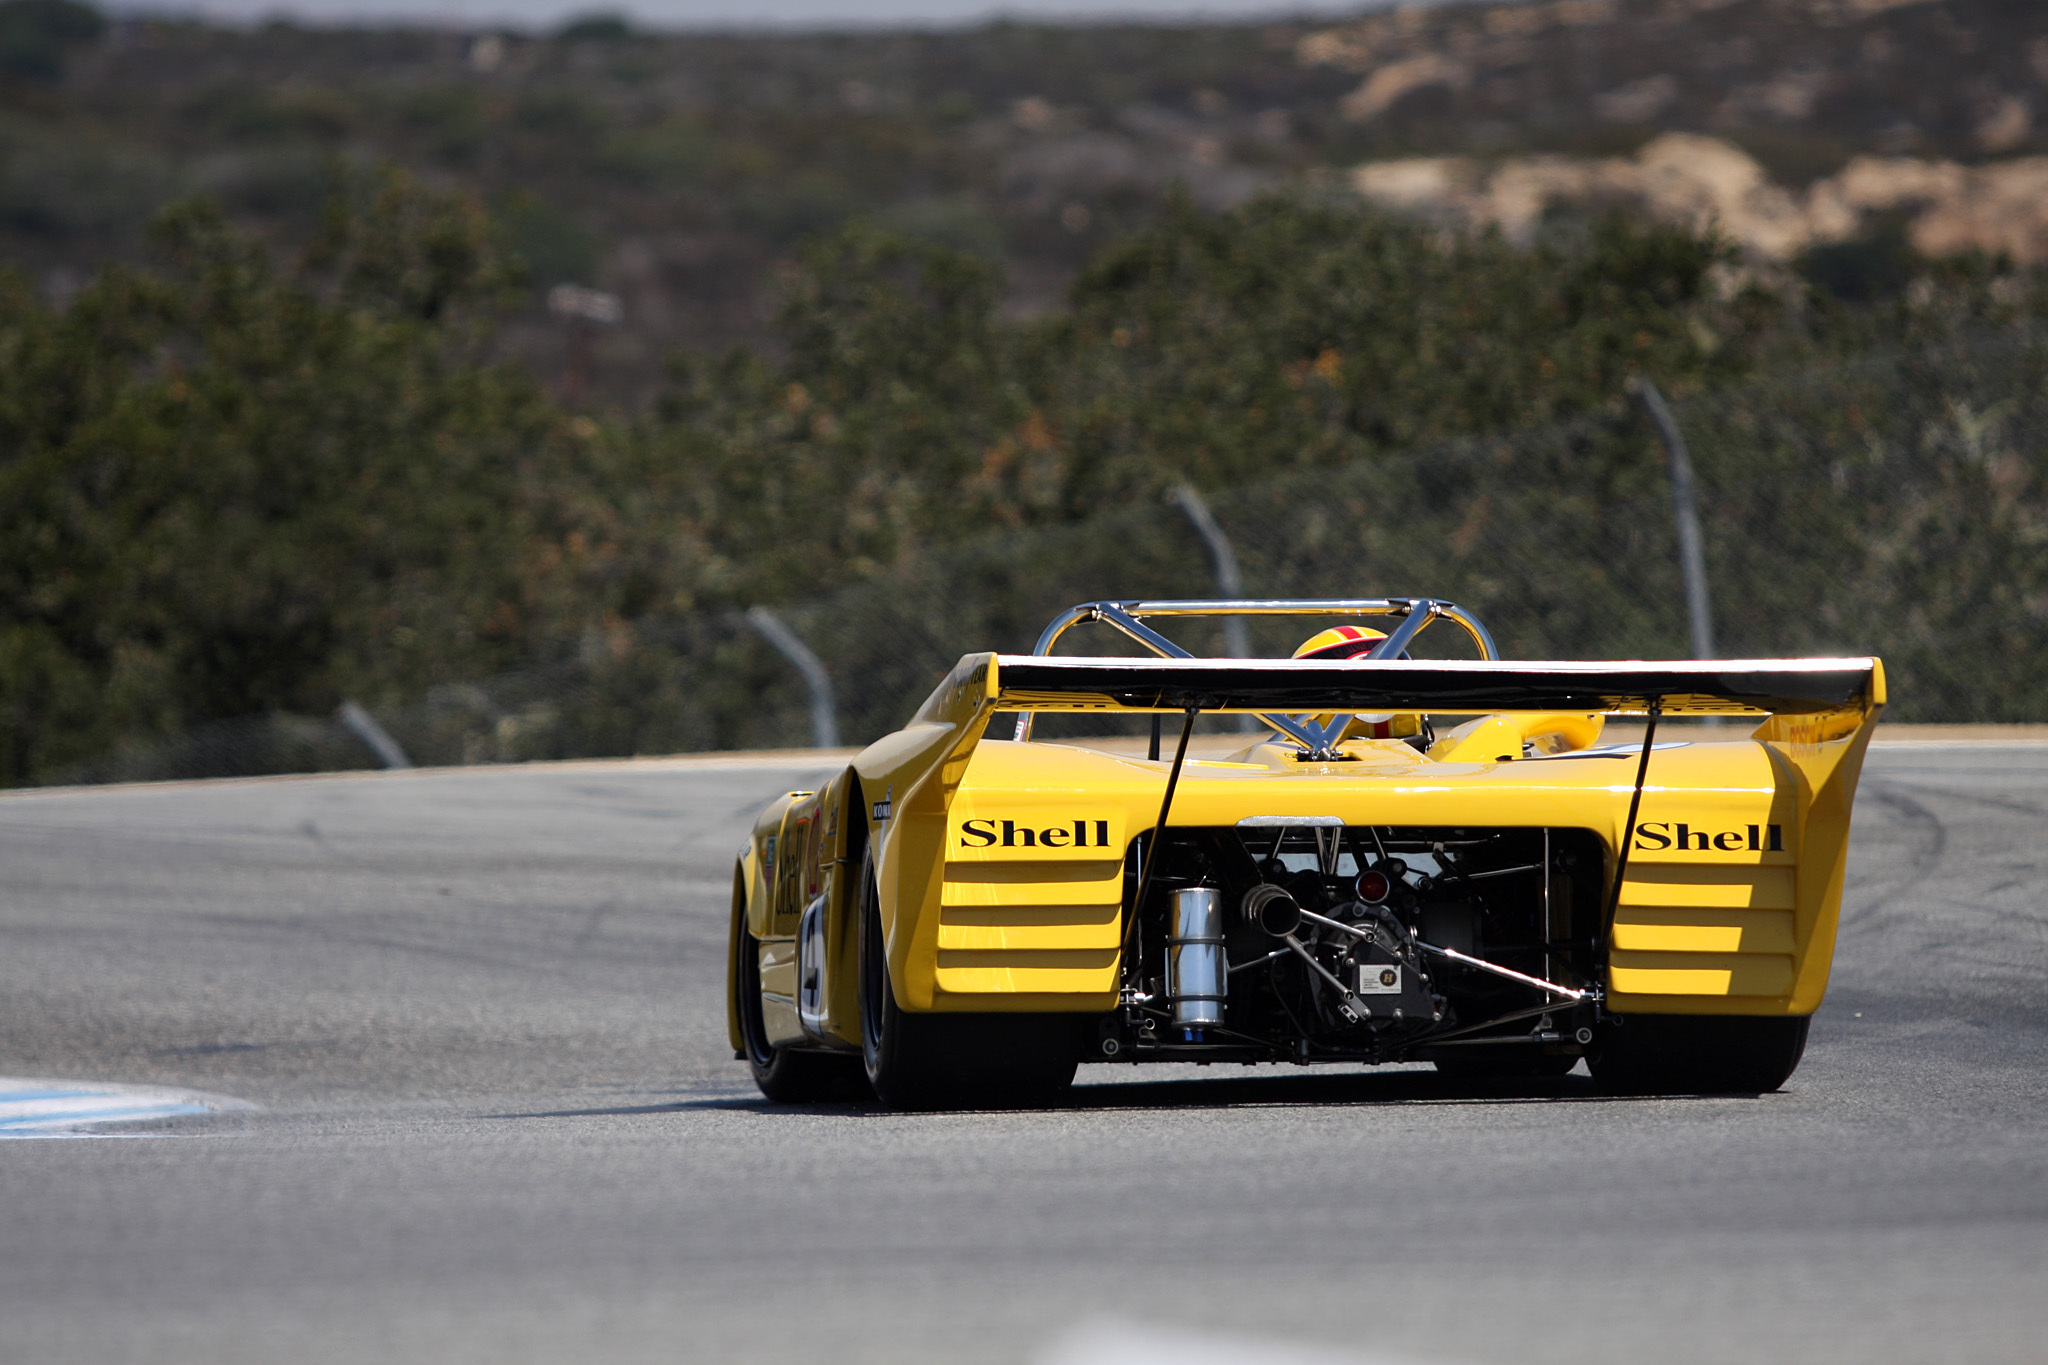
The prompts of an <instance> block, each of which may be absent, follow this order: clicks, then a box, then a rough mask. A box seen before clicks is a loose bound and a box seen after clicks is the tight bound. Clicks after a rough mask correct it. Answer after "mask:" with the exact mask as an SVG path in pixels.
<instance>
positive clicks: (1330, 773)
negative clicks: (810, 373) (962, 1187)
mask: <svg viewBox="0 0 2048 1365" xmlns="http://www.w3.org/2000/svg"><path fill="white" fill-rule="evenodd" d="M1219 616H1246V617H1296V618H1303V619H1304V620H1307V619H1310V618H1321V619H1322V620H1324V621H1329V620H1333V619H1334V620H1337V621H1339V622H1341V624H1339V625H1336V626H1334V627H1331V628H1329V629H1325V630H1324V631H1322V632H1321V633H1320V634H1318V635H1314V636H1311V637H1310V638H1309V639H1308V641H1307V642H1306V643H1305V644H1304V645H1303V646H1302V647H1301V649H1299V650H1298V651H1296V654H1295V657H1293V658H1289V659H1218V658H1197V657H1194V656H1192V655H1191V654H1190V653H1189V652H1188V651H1187V650H1186V649H1184V648H1182V647H1181V646H1180V645H1178V644H1176V643H1175V642H1174V641H1173V640H1172V639H1171V638H1170V637H1169V635H1168V634H1167V633H1165V631H1166V630H1170V629H1171V628H1172V627H1173V626H1174V624H1175V623H1176V622H1178V621H1184V620H1187V619H1190V618H1213V617H1219ZM1364 621H1378V622H1379V623H1380V624H1382V625H1385V626H1386V627H1388V629H1387V630H1384V631H1382V630H1380V629H1378V628H1375V627H1369V626H1366V625H1363V624H1360V623H1361V622H1364ZM1439 621H1441V622H1447V623H1449V624H1450V625H1452V626H1455V627H1458V628H1460V629H1461V630H1462V632H1463V638H1464V639H1465V640H1466V641H1467V643H1468V645H1469V649H1468V650H1467V652H1469V653H1474V654H1476V655H1477V656H1478V657H1477V658H1473V659H1460V660H1429V659H1416V658H1412V657H1410V655H1411V646H1412V645H1413V644H1414V642H1415V640H1416V638H1417V637H1418V636H1419V635H1420V634H1421V632H1422V631H1423V630H1424V629H1425V628H1426V627H1428V626H1429V625H1431V624H1432V623H1435V622H1439ZM1080 625H1093V626H1096V627H1099V628H1100V627H1106V628H1109V629H1113V630H1116V631H1119V632H1121V633H1122V634H1123V635H1124V636H1125V637H1127V638H1128V639H1129V640H1133V641H1136V642H1137V643H1138V644H1140V645H1142V646H1143V647H1144V648H1146V649H1147V650H1149V651H1151V653H1152V655H1154V656H1156V657H1147V658H1127V657H1114V658H1111V657H1083V656H1074V655H1054V653H1053V649H1054V647H1055V646H1056V645H1057V644H1058V642H1059V641H1060V639H1061V637H1062V636H1063V635H1064V634H1065V633H1066V632H1067V631H1068V630H1069V629H1071V628H1073V627H1075V626H1080ZM1162 628H1164V629H1162ZM1884 700H1885V692H1884V671H1883V668H1882V666H1881V665H1880V664H1879V663H1878V661H1877V660H1876V659H1871V658H1846V659H1744V660H1721V661H1704V660H1702V661H1686V662H1618V663H1580V662H1520V661H1503V660H1501V659H1499V658H1498V657H1497V654H1496V651H1495V648H1494V644H1493V640H1492V637H1491V636H1490V635H1489V634H1488V632H1487V631H1486V629H1485V627H1484V626H1482V625H1481V624H1480V623H1479V622H1478V621H1477V620H1476V619H1475V618H1474V617H1473V616H1472V615H1471V614H1470V613H1469V612H1467V611H1465V610H1463V609H1462V608H1459V607H1457V606H1455V605H1453V604H1451V603H1448V602H1440V601H1431V600H1422V599H1367V600H1346V601H1280V602H1231V601H1222V602H1091V603H1087V604H1084V605H1081V606H1077V607H1074V608H1071V609H1069V610H1068V611H1066V612H1064V613H1062V614H1061V615H1060V616H1059V617H1058V618H1056V619H1055V620H1054V621H1053V623H1052V624H1051V625H1050V626H1048V627H1047V628H1046V630H1045V633H1044V634H1043V635H1042V636H1041V637H1040V639H1039V644H1038V648H1037V650H1036V652H1035V653H1033V654H1029V655H1008V654H970V655H968V656H966V657H965V658H963V659H961V661H960V663H959V665H958V666H957V667H955V668H954V669H953V671H952V673H951V674H950V675H949V676H948V677H947V678H946V679H945V680H944V681H943V682H941V683H940V684H939V687H938V689H937V690H936V691H934V692H933V693H932V695H931V697H930V699H929V700H927V701H926V702H925V704H924V705H923V707H922V708H920V709H919V711H918V712H917V714H916V715H915V716H914V717H912V718H911V721H910V723H909V724H908V725H906V726H905V727H904V728H903V729H901V730H898V731H897V732H895V733H894V734H891V735H888V736H886V737H884V738H882V739H880V740H877V741H876V742H875V743H873V744H871V745H869V746H868V747H867V748H866V749H864V750H863V751H862V752H861V753H860V754H859V755H857V756H856V757H855V758H854V759H853V761H852V762H851V763H850V764H849V765H848V766H847V767H846V768H845V769H844V770H843V771H841V772H839V773H838V774H837V775H836V776H834V777H833V779H832V780H831V781H830V782H828V783H826V784H825V785H824V786H823V787H822V788H820V789H819V790H817V791H813V792H792V793H790V794H789V795H787V796H785V797H783V798H781V799H779V800H777V801H775V802H774V803H772V804H771V805H770V806H769V808H768V809H767V810H765V811H763V812H762V814H761V816H760V818H759V819H758V820H757V821H756V822H755V826H754V830H753V833H752V835H751V836H750V837H749V839H748V840H747V843H746V846H745V848H744V849H743V851H742V852H741V854H740V857H739V860H738V863H737V865H736V867H735V868H734V872H733V897H732V928H731V951H730V957H729V962H730V970H729V972H728V978H727V979H728V983H729V986H730V993H729V1005H730V1008H729V1011H728V1013H729V1024H730V1029H731V1034H732V1042H733V1046H734V1048H735V1049H736V1050H737V1052H738V1055H739V1056H740V1057H741V1058H743V1059H744V1060H746V1061H747V1062H748V1063H749V1065H750V1066H751V1067H752V1070H753V1074H754V1077H755V1079H756V1081H757V1082H758V1083H759V1084H760V1087H761V1090H762V1091H763V1093H764V1094H766V1095H767V1096H768V1098H769V1099H771V1100H776V1101H783V1102H793V1103H794V1102H808V1101H820V1100H833V1099H855V1098H867V1097H870V1096H872V1097H876V1098H879V1099H880V1101H881V1102H882V1103H883V1104H885V1105H889V1106H892V1107H901V1108H947V1107H965V1106H996V1105H1014V1104H1042V1103H1047V1102H1052V1101H1055V1100H1057V1098H1058V1097H1059V1095H1060V1094H1061V1092H1062V1091H1064V1090H1065V1088H1066V1087H1067V1086H1068V1085H1069V1084H1071V1082H1072V1080H1073V1077H1074V1074H1075V1070H1076V1068H1077V1067H1078V1066H1079V1064H1080V1063H1082V1062H1099V1063H1115V1064H1141V1063H1148V1062H1189V1061H1196V1062H1222V1061H1228V1062H1246V1063H1287V1064H1294V1065H1313V1064H1316V1063H1335V1062H1344V1063H1352V1064H1357V1063H1368V1064H1372V1063H1387V1062H1404V1061H1428V1062H1433V1063H1435V1065H1436V1066H1437V1067H1438V1068H1439V1069H1440V1070H1443V1071H1447V1072H1451V1073H1453V1074H1456V1075H1464V1076H1525V1077H1526V1076H1544V1075H1561V1074H1563V1073H1564V1072H1566V1071H1569V1070H1571V1069H1572V1068H1573V1067H1574V1066H1576V1065H1577V1064H1578V1063H1579V1061H1580V1059H1581V1058H1584V1059H1585V1061H1586V1063H1587V1065H1588V1066H1589V1067H1590V1068H1591V1070H1592V1073H1593V1076H1594V1078H1595V1079H1596V1080H1597V1081H1598V1082H1599V1083H1600V1084H1601V1085H1603V1086H1604V1087H1605V1088H1607V1089H1610V1090H1616V1091H1624V1092H1638V1093H1641V1092H1652V1093H1664V1092H1677V1091H1683V1092H1716V1091H1721V1092H1727V1091H1736V1092H1758V1091H1768V1090H1774V1089H1776V1088H1778V1087H1779V1086H1780V1085H1782V1084H1783V1083H1784V1082H1785V1080H1786V1079H1787V1078H1788V1077H1789V1076H1790V1075H1791V1074H1792V1071H1793V1069H1794V1068H1795V1067H1796V1066H1797V1065H1798V1064H1799V1059H1800V1055H1801V1053H1802V1051H1803V1050H1804V1048H1805V1044H1806V1034H1807V1022H1808V1020H1809V1018H1810V1017H1811V1015H1812V1014H1813V1012H1814V1010H1815V1009H1816V1008H1817V1007H1818V1006H1819V1005H1820V1003H1821V998H1822V996H1823V994H1824V993H1825V992H1826V989H1827V981H1828V970H1829V966H1830V962H1831V960H1832V957H1833V952H1834V940H1835V927H1836V921H1837V918H1838V915H1839V911H1840V906H1841V896H1842V878H1843V869H1844V860H1845V857H1846V853H1847V846H1848V836H1849V814H1850V807H1851V805H1852V802H1853V800H1854V796H1855V791H1856V782H1857V778H1858V775H1859V773H1860V771H1861V769H1862V763H1863V755H1864V751H1865V749H1866V747H1867V746H1868V743H1869V740H1870V734H1871V727H1872V725H1873V724H1874V723H1875V721H1876V719H1877V717H1878V714H1879V712H1880V711H1882V710H1883V707H1884ZM1044 711H1063V712H1090V713H1095V714H1097V715H1100V716H1105V717H1106V716H1111V715H1116V716H1130V715H1138V716H1150V717H1154V718H1156V719H1155V721H1154V725H1153V728H1152V736H1153V739H1152V745H1151V748H1150V750H1149V752H1147V753H1146V754H1145V755H1144V756H1142V757H1141V756H1138V755H1137V754H1135V753H1129V752H1123V751H1122V750H1121V747H1120V746H1116V745H1100V746H1093V747H1091V746H1090V745H1089V744H1087V743H1085V742H1050V741H1045V740H1034V739H1033V737H1032V724H1033V720H1034V717H1035V716H1036V715H1037V714H1038V713H1040V712H1044ZM1205 715H1230V716H1244V715H1249V716H1253V717H1256V718H1257V730H1258V733H1252V734H1246V735H1244V736H1242V739H1243V743H1242V746H1241V747H1239V748H1238V749H1237V750H1236V751H1235V752H1232V753H1229V754H1228V756H1227V757H1223V758H1215V757H1206V758H1196V757H1191V756H1190V755H1189V753H1188V737H1189V736H1190V735H1191V734H1192V733H1193V730H1194V725H1195V721H1196V720H1197V719H1198V718H1199V717H1202V716H1205ZM1613 716H1624V717H1630V718H1633V719H1637V720H1640V721H1641V722H1642V734H1641V736H1640V738H1637V737H1635V736H1634V735H1633V734H1631V736H1630V737H1629V739H1628V740H1627V742H1624V743H1620V744H1606V745H1603V744H1602V743H1601V742H1600V739H1601V731H1602V727H1603V725H1604V724H1605V723H1606V721H1607V719H1608V718H1609V717H1613ZM1709 717H1725V718H1747V719H1748V722H1749V723H1748V724H1743V725H1734V724H1728V723H1726V722H1725V721H1724V722H1723V723H1722V724H1721V725H1719V726H1717V727H1713V728H1709V727H1706V726H1700V725H1692V726H1689V727H1688V726H1682V725H1678V724H1674V722H1684V721H1697V720H1701V719H1705V718H1709ZM1660 725H1661V726H1662V730H1661V733H1660ZM1439 726H1441V727H1442V728H1441V730H1439V728H1438V727H1439ZM999 736H1000V737H999Z"/></svg>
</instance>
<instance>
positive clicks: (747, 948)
mask: <svg viewBox="0 0 2048 1365" xmlns="http://www.w3.org/2000/svg"><path fill="white" fill-rule="evenodd" d="M737 947H738V951H737V952H736V953H735V954H734V958H735V961H734V963H733V972H734V981H733V999H734V1000H735V1001H736V1002H737V1003H738V1005H739V1015H740V1041H741V1044H742V1049H743V1050H744V1051H745V1053H746V1054H747V1067H748V1069H749V1070H751V1071H752V1072H753V1073H754V1084H755V1085H758V1086H760V1087H761V1093H762V1094H763V1095H765V1096H767V1097H768V1098H769V1099H771V1100H773V1101H774V1102H775V1103H777V1104H833V1103H839V1104H844V1103H848V1102H852V1101H859V1100H865V1099H867V1098H869V1096H868V1087H867V1078H866V1077H865V1076H863V1075H862V1074H861V1065H860V1058H859V1057H858V1056H857V1055H855V1054H853V1053H851V1052H802V1051H798V1050H796V1049H794V1048H787V1047H771V1046H769V1043H768V1028H767V1024H766V1022H765V1021H764V1020H763V1018H762V1016H761V941H760V940H759V939H757V938H755V937H754V936H753V935H752V934H750V933H748V932H747V926H746V923H745V922H744V921H742V922H741V924H740V928H739V940H738V945H737Z"/></svg>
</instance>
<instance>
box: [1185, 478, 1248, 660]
mask: <svg viewBox="0 0 2048 1365" xmlns="http://www.w3.org/2000/svg"><path fill="white" fill-rule="evenodd" d="M1173 500H1174V501H1175V502H1177V503H1179V504H1180V510H1181V511H1183V512H1185V513H1187V516H1188V520H1189V521H1191V522H1193V523H1194V524H1195V530H1196V532H1197V533H1198V534H1199V535H1200V536H1201V537H1202V543H1203V544H1204V545H1207V546H1208V547H1209V562H1210V563H1211V564H1213V565H1215V567H1216V593H1217V596H1219V597H1243V596H1244V576H1243V575H1242V574H1240V573H1239V572H1238V570H1237V552H1236V551H1235V550H1233V549H1231V548H1230V537H1229V536H1226V535H1224V534H1223V528H1222V527H1221V526H1218V525H1217V524H1216V517H1215V514H1214V513H1212V512H1211V511H1210V510H1209V504H1208V502H1207V500H1205V499H1204V498H1203V497H1202V495H1201V494H1200V493H1198V492H1196V491H1195V488H1194V485H1193V484H1186V483H1183V484H1176V485H1174V489H1173ZM1223 648H1224V650H1225V651H1226V652H1227V653H1228V654H1229V656H1230V657H1231V658H1233V659H1249V658H1250V657H1251V656H1252V646H1251V637H1250V636H1249V635H1247V634H1246V633H1245V628H1244V618H1243V617H1241V616H1226V617H1224V618H1223Z"/></svg>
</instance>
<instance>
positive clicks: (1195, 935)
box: [1166, 886, 1230, 1028]
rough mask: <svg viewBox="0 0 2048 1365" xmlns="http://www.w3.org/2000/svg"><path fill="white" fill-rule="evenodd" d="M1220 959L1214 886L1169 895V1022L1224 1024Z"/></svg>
mask: <svg viewBox="0 0 2048 1365" xmlns="http://www.w3.org/2000/svg"><path fill="white" fill-rule="evenodd" d="M1229 989H1230V986H1229V983H1228V979H1227V969H1226V964H1225V962H1224V956H1223V897H1222V896H1221V895H1219V894H1218V893H1217V892H1216V890H1215V888H1214V887H1208V886H1196V887H1191V888H1189V889H1188V890H1186V891H1176V892H1174V893H1173V932H1172V933H1170V934H1168V935H1167V938H1166V994H1167V996H1168V997H1169V998H1170V999H1171V1000H1172V1002H1173V1022H1174V1024H1175V1025H1176V1026H1177V1027H1180V1028H1205V1027H1207V1026H1209V1025H1212V1024H1221V1023H1222V1022H1223V998H1224V995H1225V994H1226V993H1227V992H1228V991H1229Z"/></svg>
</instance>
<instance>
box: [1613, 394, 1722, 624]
mask: <svg viewBox="0 0 2048 1365" xmlns="http://www.w3.org/2000/svg"><path fill="white" fill-rule="evenodd" d="M1628 386H1629V388H1630V390H1632V391H1633V392H1634V393H1635V395H1636V397H1637V398H1640V399H1641V400H1642V403H1643V409H1644V411H1646V412H1648V413H1649V414H1650V422H1651V423H1652V425H1654V426H1655V427H1656V428H1657V435H1658V437H1659V438H1660V439H1661V440H1662V441H1663V442H1664V453H1665V455H1666V456H1668V457H1669V458H1670V461H1671V510H1672V512H1673V514H1674V515H1675V517H1676V518H1677V521H1678V567H1679V569H1680V571H1681V572H1682V573H1683V574H1684V575H1685V611H1686V615H1687V616H1689V617H1690V618H1691V619H1692V656H1693V657H1694V658H1695V659H1711V658H1713V657H1714V655H1715V652H1716V651H1715V649H1714V602H1713V598H1712V597H1711V596H1709V595H1708V592H1707V551H1706V542H1705V540H1704V539H1703V538H1702V537H1701V535H1700V509H1699V499H1698V496H1697V495H1696V494H1695V492H1694V491H1693V481H1692V455H1691V453H1690V452H1688V451H1687V450H1686V448H1685V433H1684V432H1682V431H1680V430H1679V429H1678V420H1677V419H1676V418H1674V417H1673V416H1672V415H1671V407H1670V405H1669V404H1668V403H1666V402H1665V401H1664V395H1663V394H1661V393H1659V392H1657V386H1656V385H1655V384H1653V383H1651V382H1650V381H1649V380H1648V379H1645V378H1643V377H1641V376H1637V377H1635V378H1633V379H1631V380H1629V381H1628Z"/></svg>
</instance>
